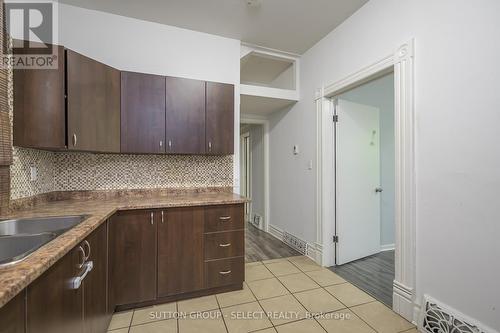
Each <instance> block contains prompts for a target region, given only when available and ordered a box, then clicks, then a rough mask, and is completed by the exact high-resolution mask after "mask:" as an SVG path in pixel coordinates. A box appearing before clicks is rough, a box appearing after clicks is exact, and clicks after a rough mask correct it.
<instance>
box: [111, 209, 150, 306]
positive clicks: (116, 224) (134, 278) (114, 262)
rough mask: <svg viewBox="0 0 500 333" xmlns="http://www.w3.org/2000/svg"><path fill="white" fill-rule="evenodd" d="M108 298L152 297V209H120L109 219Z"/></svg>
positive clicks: (123, 301) (129, 300)
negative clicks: (122, 210)
mask: <svg viewBox="0 0 500 333" xmlns="http://www.w3.org/2000/svg"><path fill="white" fill-rule="evenodd" d="M109 266H110V267H109V269H110V272H109V273H110V274H109V276H110V279H109V301H110V302H112V303H111V304H112V307H113V308H114V306H115V305H124V304H133V303H138V302H143V301H149V300H153V299H155V298H156V222H155V219H154V217H153V212H152V211H143V210H139V211H124V212H118V213H117V214H115V215H114V216H113V217H112V218H111V219H110V221H109Z"/></svg>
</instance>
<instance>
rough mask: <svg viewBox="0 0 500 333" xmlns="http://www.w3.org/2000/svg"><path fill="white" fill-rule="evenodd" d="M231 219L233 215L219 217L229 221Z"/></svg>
mask: <svg viewBox="0 0 500 333" xmlns="http://www.w3.org/2000/svg"><path fill="white" fill-rule="evenodd" d="M230 219H231V216H221V217H219V220H221V221H222V222H224V221H228V220H230Z"/></svg>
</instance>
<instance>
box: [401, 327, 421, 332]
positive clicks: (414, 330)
mask: <svg viewBox="0 0 500 333" xmlns="http://www.w3.org/2000/svg"><path fill="white" fill-rule="evenodd" d="M401 333H419V331H418V330H417V329H416V328H412V329H410V330H408V331H404V332H401Z"/></svg>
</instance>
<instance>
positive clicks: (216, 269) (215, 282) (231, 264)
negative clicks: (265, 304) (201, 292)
mask: <svg viewBox="0 0 500 333" xmlns="http://www.w3.org/2000/svg"><path fill="white" fill-rule="evenodd" d="M244 261H245V258H244V257H239V258H232V259H222V260H214V261H208V262H206V263H205V287H206V288H215V287H222V286H228V285H231V284H237V283H243V280H244V279H245V262H244Z"/></svg>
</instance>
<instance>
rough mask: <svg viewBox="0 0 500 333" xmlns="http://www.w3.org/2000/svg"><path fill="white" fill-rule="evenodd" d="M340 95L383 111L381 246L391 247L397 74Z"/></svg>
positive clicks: (392, 241) (381, 112)
mask: <svg viewBox="0 0 500 333" xmlns="http://www.w3.org/2000/svg"><path fill="white" fill-rule="evenodd" d="M340 98H342V99H345V100H348V101H351V102H355V103H359V104H364V105H370V106H374V107H376V108H378V109H379V110H380V133H379V135H380V186H381V187H382V188H383V189H384V191H383V192H382V193H380V245H381V247H390V246H392V245H394V227H395V224H394V223H395V222H394V200H395V170H394V167H395V162H394V158H395V157H394V156H395V148H394V74H392V73H391V74H388V75H386V76H384V77H381V78H379V79H377V80H374V81H371V82H368V83H366V84H364V85H362V86H359V87H356V88H354V89H352V90H349V91H347V92H345V93H343V94H342V95H341V96H340ZM341 125H342V124H341V123H339V126H341Z"/></svg>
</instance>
